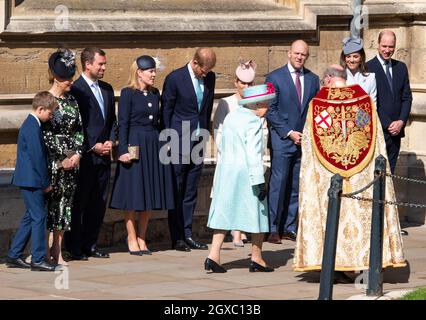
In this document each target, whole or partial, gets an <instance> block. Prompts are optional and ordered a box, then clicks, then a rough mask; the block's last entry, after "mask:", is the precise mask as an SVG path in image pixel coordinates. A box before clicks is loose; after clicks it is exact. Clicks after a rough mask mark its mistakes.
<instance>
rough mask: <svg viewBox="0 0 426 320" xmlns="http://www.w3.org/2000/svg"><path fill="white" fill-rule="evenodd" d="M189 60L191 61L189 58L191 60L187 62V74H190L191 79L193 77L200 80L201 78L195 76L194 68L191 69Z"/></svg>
mask: <svg viewBox="0 0 426 320" xmlns="http://www.w3.org/2000/svg"><path fill="white" fill-rule="evenodd" d="M191 62H192V60H191V61H189V63H188V70H189V75H190V76H191V79H193V80H195V79H197V80H201V79H198V78H197V77H196V76H195V73H194V70H192V66H191Z"/></svg>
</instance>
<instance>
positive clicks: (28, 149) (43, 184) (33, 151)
mask: <svg viewBox="0 0 426 320" xmlns="http://www.w3.org/2000/svg"><path fill="white" fill-rule="evenodd" d="M12 184H14V185H15V186H18V187H26V188H38V189H43V190H44V189H46V188H47V187H48V186H49V185H50V177H49V172H48V169H47V150H46V147H45V145H44V139H43V135H42V132H41V128H40V126H39V124H38V122H37V120H36V119H35V118H34V117H33V116H32V115H28V117H27V119H26V120H25V121H24V123H23V124H22V126H21V128H20V130H19V135H18V154H17V159H16V166H15V172H14V173H13V177H12Z"/></svg>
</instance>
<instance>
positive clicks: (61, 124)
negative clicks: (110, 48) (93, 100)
mask: <svg viewBox="0 0 426 320" xmlns="http://www.w3.org/2000/svg"><path fill="white" fill-rule="evenodd" d="M75 71H76V65H75V54H74V53H73V52H72V51H70V50H69V49H59V50H58V51H56V52H54V53H53V54H52V55H50V57H49V83H50V84H51V85H52V86H51V88H50V90H49V92H50V93H51V94H52V95H53V96H54V97H55V98H56V100H57V101H58V105H59V107H58V108H57V109H56V110H55V112H54V114H53V117H52V119H51V120H50V121H48V122H46V123H43V125H42V128H43V134H44V140H45V143H46V146H47V149H48V152H49V169H50V174H51V180H52V191H51V192H50V193H49V194H48V197H47V198H48V216H47V228H48V229H49V230H50V231H51V232H53V242H52V247H51V248H50V253H49V256H50V257H51V258H52V259H53V260H54V262H55V263H58V264H62V265H67V263H66V262H65V260H64V259H63V257H62V252H61V246H62V238H63V235H64V232H65V231H69V230H70V228H71V210H72V203H73V200H74V194H75V190H76V187H77V179H78V167H79V163H80V158H81V157H82V154H83V140H84V138H83V124H82V120H81V116H80V112H79V109H78V104H77V100H76V99H75V98H74V97H73V96H72V95H70V94H69V91H70V90H71V85H72V83H73V77H74V75H75Z"/></svg>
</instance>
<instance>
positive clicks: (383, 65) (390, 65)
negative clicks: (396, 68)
mask: <svg viewBox="0 0 426 320" xmlns="http://www.w3.org/2000/svg"><path fill="white" fill-rule="evenodd" d="M377 59H379V61H380V64H381V65H382V68H383V71H384V72H385V74H386V63H385V60H384V59H383V58H382V57H381V56H380V54H378V55H377ZM389 72H390V74H391V77H392V78H393V73H392V72H393V71H392V63H391V61H390V60H389Z"/></svg>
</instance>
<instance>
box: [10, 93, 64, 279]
mask: <svg viewBox="0 0 426 320" xmlns="http://www.w3.org/2000/svg"><path fill="white" fill-rule="evenodd" d="M57 107H58V103H57V101H56V99H55V97H54V96H52V95H51V94H50V93H49V92H47V91H42V92H39V93H37V94H36V96H35V97H34V99H33V103H32V112H31V113H30V114H29V115H28V117H27V119H26V120H25V121H24V123H23V124H22V126H21V128H20V130H19V135H18V152H17V160H16V166H15V172H14V174H13V178H12V184H13V185H15V186H18V187H19V188H20V189H21V193H22V197H23V198H24V202H25V207H26V211H25V214H24V217H23V218H22V221H21V224H20V226H19V229H18V231H17V232H16V235H15V238H14V239H13V242H12V246H11V248H10V250H9V253H8V257H7V262H6V264H7V266H8V267H9V268H23V269H31V270H33V271H54V270H55V266H54V265H51V264H49V263H47V262H46V261H45V255H46V216H47V211H46V207H45V197H44V196H45V194H46V193H48V192H49V191H50V189H51V185H50V177H49V174H48V169H47V153H46V149H45V146H44V140H43V136H42V133H41V128H40V126H41V122H46V121H49V119H50V118H51V117H52V115H53V112H54V111H55V109H56V108H57ZM30 237H31V264H29V263H27V262H25V260H24V259H22V257H21V256H22V253H23V251H24V249H25V247H26V245H27V243H28V241H29V239H30Z"/></svg>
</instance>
